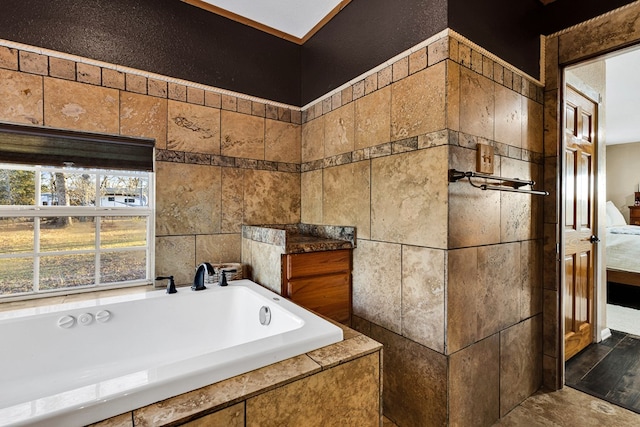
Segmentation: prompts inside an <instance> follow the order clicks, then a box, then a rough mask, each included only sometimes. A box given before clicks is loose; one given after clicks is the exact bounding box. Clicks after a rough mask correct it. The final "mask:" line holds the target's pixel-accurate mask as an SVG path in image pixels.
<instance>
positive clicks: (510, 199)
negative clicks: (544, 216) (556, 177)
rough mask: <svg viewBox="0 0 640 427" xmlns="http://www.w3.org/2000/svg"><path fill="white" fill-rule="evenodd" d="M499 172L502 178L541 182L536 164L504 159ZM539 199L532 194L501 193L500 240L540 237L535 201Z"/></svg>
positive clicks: (511, 240)
mask: <svg viewBox="0 0 640 427" xmlns="http://www.w3.org/2000/svg"><path fill="white" fill-rule="evenodd" d="M499 170H500V175H501V176H506V177H514V178H515V177H518V178H520V179H525V180H528V179H530V180H533V181H536V182H539V181H540V179H539V177H538V174H537V171H538V166H537V165H536V164H535V163H528V162H524V161H522V160H515V159H510V158H507V157H504V158H503V159H502V160H501V165H500V169H499ZM523 188H526V189H529V188H530V187H529V186H526V187H523ZM539 197H540V196H534V195H531V194H519V193H509V192H500V240H501V241H502V242H513V241H515V240H527V239H533V238H535V237H537V236H539V234H540V230H539V227H538V223H539V221H538V220H539V216H538V215H537V212H536V211H535V206H536V205H535V201H536V200H539V199H538V198H539Z"/></svg>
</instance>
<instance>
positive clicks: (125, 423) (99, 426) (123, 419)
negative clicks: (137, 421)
mask: <svg viewBox="0 0 640 427" xmlns="http://www.w3.org/2000/svg"><path fill="white" fill-rule="evenodd" d="M88 427H133V417H132V416H131V412H127V413H126V414H121V415H117V416H115V417H111V418H109V419H107V420H104V421H100V422H99V423H95V424H91V425H89V426H88Z"/></svg>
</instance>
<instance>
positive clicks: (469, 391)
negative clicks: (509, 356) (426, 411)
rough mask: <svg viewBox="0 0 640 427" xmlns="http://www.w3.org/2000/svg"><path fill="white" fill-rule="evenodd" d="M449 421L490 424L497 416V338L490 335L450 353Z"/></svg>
mask: <svg viewBox="0 0 640 427" xmlns="http://www.w3.org/2000/svg"><path fill="white" fill-rule="evenodd" d="M449 385H450V389H449V424H450V425H452V426H470V425H477V426H490V425H493V423H494V422H495V421H497V420H498V418H500V339H499V335H498V334H496V335H493V336H491V337H489V338H487V339H485V340H483V341H480V342H478V343H476V344H474V345H472V346H469V347H467V348H465V349H464V350H461V351H459V352H458V353H455V354H453V355H451V358H450V362H449Z"/></svg>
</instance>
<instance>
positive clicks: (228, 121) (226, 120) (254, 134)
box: [220, 110, 265, 160]
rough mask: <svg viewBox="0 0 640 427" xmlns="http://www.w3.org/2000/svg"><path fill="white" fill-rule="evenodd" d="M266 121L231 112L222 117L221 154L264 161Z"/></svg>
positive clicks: (225, 112) (222, 114)
mask: <svg viewBox="0 0 640 427" xmlns="http://www.w3.org/2000/svg"><path fill="white" fill-rule="evenodd" d="M264 122H265V119H263V118H260V117H254V116H249V115H246V114H241V113H234V112H231V111H224V110H223V111H222V112H221V117H220V130H221V134H222V140H221V142H220V148H221V154H222V155H223V156H231V157H246V158H249V159H258V160H264V126H265V123H264Z"/></svg>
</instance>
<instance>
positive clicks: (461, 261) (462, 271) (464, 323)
mask: <svg viewBox="0 0 640 427" xmlns="http://www.w3.org/2000/svg"><path fill="white" fill-rule="evenodd" d="M447 276H448V278H447V349H446V350H447V354H451V353H454V352H456V351H458V350H460V349H461V348H463V347H464V346H466V345H468V344H471V343H473V342H474V341H476V337H477V331H476V328H475V325H474V326H470V322H472V323H474V324H475V322H476V319H477V316H478V309H477V300H478V298H479V295H480V294H479V292H478V288H479V284H478V249H477V248H475V247H472V248H465V249H455V250H450V251H449V252H448V253H447Z"/></svg>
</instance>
